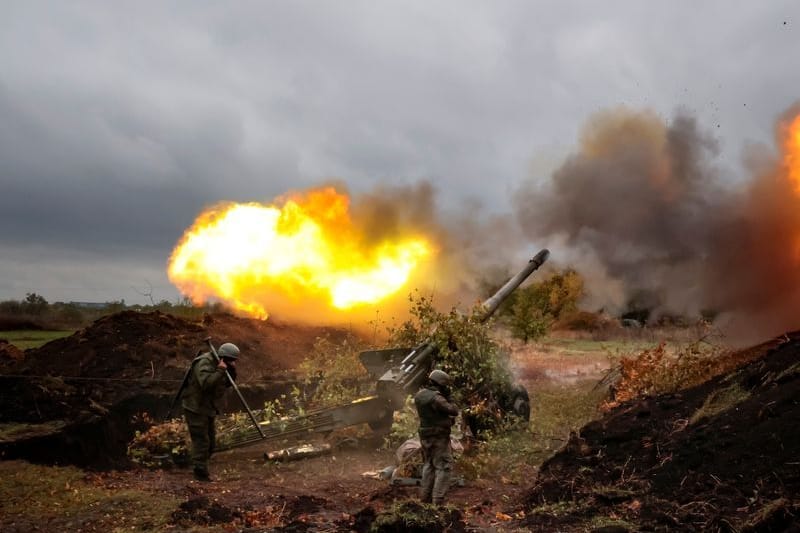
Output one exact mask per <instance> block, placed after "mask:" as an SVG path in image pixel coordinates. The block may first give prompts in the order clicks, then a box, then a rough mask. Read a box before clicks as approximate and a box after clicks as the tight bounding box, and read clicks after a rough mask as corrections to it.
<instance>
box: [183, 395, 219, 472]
mask: <svg viewBox="0 0 800 533" xmlns="http://www.w3.org/2000/svg"><path fill="white" fill-rule="evenodd" d="M183 416H184V418H186V425H187V426H189V436H190V437H191V438H192V450H191V457H192V467H194V470H195V472H203V473H205V474H208V460H209V458H211V454H213V453H214V443H215V441H216V438H217V432H216V429H215V427H214V417H213V416H207V415H201V414H197V413H193V412H191V411H186V410H184V413H183Z"/></svg>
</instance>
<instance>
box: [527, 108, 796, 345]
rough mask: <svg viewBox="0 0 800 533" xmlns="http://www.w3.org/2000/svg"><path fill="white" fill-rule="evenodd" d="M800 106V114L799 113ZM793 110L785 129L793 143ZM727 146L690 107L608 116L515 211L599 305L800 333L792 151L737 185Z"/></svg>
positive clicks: (593, 123) (530, 187) (764, 161)
mask: <svg viewBox="0 0 800 533" xmlns="http://www.w3.org/2000/svg"><path fill="white" fill-rule="evenodd" d="M795 111H796V110H795ZM794 114H796V113H792V112H790V113H787V116H786V117H784V119H783V120H781V121H780V125H779V127H778V130H779V131H778V144H779V146H781V147H782V149H783V147H784V145H785V139H786V135H787V133H786V127H785V124H786V121H787V120H788V118H789V117H792V116H794ZM716 155H717V145H716V142H715V141H714V139H713V138H712V137H711V136H710V135H708V134H705V133H703V132H702V130H701V129H700V128H699V127H698V125H697V123H696V121H695V119H694V118H693V117H691V116H690V115H688V114H686V113H683V112H680V113H678V114H677V116H676V117H675V118H674V119H672V120H671V121H669V122H667V123H665V121H664V120H663V119H662V118H661V117H659V116H658V115H656V114H655V113H652V112H649V111H643V112H635V111H631V110H629V109H626V108H619V109H614V110H611V111H606V112H602V113H600V114H598V115H596V116H595V117H593V118H592V119H591V120H590V121H589V123H588V124H587V126H586V128H585V130H584V132H583V135H582V138H581V140H580V144H579V147H578V149H577V151H576V153H574V154H573V155H571V156H570V157H568V158H567V160H566V161H565V162H564V163H563V164H562V165H561V167H560V168H558V169H557V170H556V171H555V172H554V173H553V174H552V176H551V179H550V180H549V181H547V182H546V183H541V182H530V183H528V184H527V185H526V186H524V187H523V189H522V190H521V191H520V193H519V194H518V195H517V196H516V200H515V211H516V215H517V217H518V219H519V220H520V222H521V224H522V226H523V228H524V230H525V231H526V233H527V235H528V236H529V237H530V238H532V239H536V240H537V241H539V242H541V241H542V240H544V241H546V242H549V243H550V244H551V245H554V246H556V247H558V246H559V245H560V246H561V247H564V248H566V249H568V250H571V251H572V253H573V254H574V255H575V263H576V264H575V266H576V267H577V268H578V269H579V270H580V271H582V272H583V273H584V275H585V276H586V277H587V279H588V280H589V282H590V287H589V288H590V291H591V293H592V294H591V296H592V297H593V298H594V302H593V303H595V304H596V305H598V306H606V307H607V308H611V309H610V310H613V311H620V310H622V309H623V308H624V307H625V306H626V305H630V303H631V302H632V301H635V300H637V299H638V300H640V301H639V302H638V303H639V304H642V305H646V306H652V307H655V309H656V311H657V312H659V311H660V312H668V313H680V314H688V315H693V314H697V313H698V312H699V311H700V310H701V309H713V310H716V311H719V312H722V313H728V314H729V316H731V317H732V318H733V319H734V320H735V321H736V323H737V324H748V325H749V326H752V327H753V332H754V333H757V334H768V333H774V332H777V331H783V330H785V329H788V328H792V327H798V326H800V313H798V311H800V308H798V305H799V303H800V299H798V296H799V295H800V292H799V291H800V271H799V270H798V266H800V261H799V260H800V248H799V247H798V246H799V244H798V243H800V241H799V240H798V239H799V238H800V196H798V194H797V192H796V190H795V186H794V185H793V184H792V181H791V180H790V179H789V177H788V170H787V168H786V165H785V163H784V161H785V154H783V155H781V156H779V157H775V155H774V154H773V155H770V156H767V155H766V154H761V157H760V160H761V164H760V166H759V168H757V169H755V168H754V169H751V173H752V179H751V180H750V181H748V182H747V183H746V184H745V185H744V186H741V188H740V189H738V190H737V189H734V188H732V186H730V185H727V183H728V182H730V181H731V180H727V181H726V180H725V177H724V176H721V175H719V173H718V171H717V170H716V169H715V167H714V164H713V163H714V158H715V156H716Z"/></svg>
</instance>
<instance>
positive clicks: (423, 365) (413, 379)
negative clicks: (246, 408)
mask: <svg viewBox="0 0 800 533" xmlns="http://www.w3.org/2000/svg"><path fill="white" fill-rule="evenodd" d="M549 255H550V252H549V251H548V250H546V249H545V250H541V251H540V252H539V253H538V254H536V255H535V256H534V257H533V258H531V259H530V260H529V261H528V264H527V265H526V266H525V268H523V269H522V270H521V271H520V272H519V273H518V274H517V275H516V276H514V277H512V278H511V279H510V280H508V281H507V282H506V283H505V284H504V285H503V286H502V287H501V288H500V289H499V290H498V291H497V292H496V293H495V294H494V295H493V296H492V297H490V298H489V299H487V300H486V301H485V302H483V303H482V304H481V307H480V310H479V313H480V316H479V318H478V320H479V321H480V322H485V321H487V320H489V318H491V316H492V315H493V314H494V313H495V311H497V309H498V307H500V305H501V304H502V303H503V302H504V301H505V300H506V299H507V298H508V296H509V295H510V294H511V293H512V292H514V290H515V289H516V288H517V287H519V285H520V284H521V283H522V282H523V281H525V280H526V279H527V278H528V277H529V276H530V275H531V274H532V273H533V272H534V271H535V270H537V269H538V268H539V267H540V266H542V264H544V262H545V261H546V260H547V258H548V256H549ZM438 353H439V347H438V346H437V345H436V344H435V343H434V342H432V341H431V340H428V341H426V342H423V343H422V344H420V345H418V346H416V347H414V348H391V349H388V350H369V351H365V352H361V353H360V354H359V359H360V360H361V363H362V364H363V365H364V368H366V370H367V372H368V373H369V374H370V376H372V377H373V378H375V379H376V380H377V381H376V387H375V393H374V394H372V395H370V396H366V397H363V398H358V399H356V400H353V401H352V402H349V403H346V404H342V405H337V406H334V407H327V408H323V409H317V410H313V411H309V412H307V413H305V414H304V415H301V416H296V417H290V418H285V419H281V420H277V421H271V422H260V423H258V427H256V428H254V429H253V431H252V433H249V434H245V435H243V436H241V437H239V438H237V439H236V440H234V441H231V442H227V443H224V444H220V446H219V447H218V448H217V449H218V450H219V451H222V450H227V449H232V448H239V447H242V446H247V445H251V444H257V443H259V442H265V441H273V440H278V439H284V438H286V437H291V436H298V435H307V434H309V433H318V434H325V433H329V432H331V431H334V430H337V429H342V428H346V427H348V426H354V425H357V424H364V423H366V424H368V425H369V426H370V428H372V429H373V430H375V431H388V429H389V428H390V427H391V424H392V416H393V413H394V411H397V410H399V409H401V408H402V407H403V405H404V403H405V399H406V397H407V396H408V395H410V394H414V393H415V392H416V391H417V390H419V388H420V387H421V386H422V385H424V383H425V380H426V379H427V376H428V374H429V373H430V371H431V370H432V369H433V366H434V364H435V363H436V356H437V354H438ZM519 389H521V391H520V390H519ZM517 390H518V391H519V392H520V394H522V395H524V400H525V402H527V391H525V390H524V388H522V387H521V386H517ZM519 400H520V398H515V399H512V401H511V405H509V410H512V411H516V412H518V414H521V415H523V416H524V415H525V414H526V413H523V412H519V410H520V409H524V407H521V405H520V404H521V403H525V402H520V401H519ZM528 409H529V407H528ZM256 430H257V431H256Z"/></svg>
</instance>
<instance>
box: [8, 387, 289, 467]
mask: <svg viewBox="0 0 800 533" xmlns="http://www.w3.org/2000/svg"><path fill="white" fill-rule="evenodd" d="M294 385H296V383H295V382H293V381H276V382H272V383H268V384H265V385H256V386H243V387H240V389H241V391H242V395H243V396H244V397H245V400H246V401H247V403H248V405H250V407H251V408H258V407H261V406H262V405H263V403H264V402H265V401H267V400H272V399H275V398H278V397H280V395H281V394H288V393H289V392H290V391H291V388H292V386H294ZM173 397H174V391H170V392H164V391H147V392H135V393H133V394H131V395H128V396H126V397H123V398H121V399H120V400H119V401H116V402H114V403H113V404H112V405H111V406H105V408H106V409H107V411H106V412H105V413H103V414H99V413H94V414H89V413H87V412H86V411H81V412H80V416H77V417H76V414H77V413H76V411H75V410H74V409H69V408H68V406H65V407H67V409H65V410H64V412H63V413H61V416H60V417H58V418H56V417H53V418H49V417H48V418H49V419H48V420H41V419H40V420H16V421H14V422H13V423H16V424H18V425H20V426H22V425H24V426H26V428H27V429H28V431H25V432H21V434H20V435H19V436H18V437H16V438H14V437H12V438H4V439H2V440H0V459H3V460H11V459H23V460H26V461H30V462H32V463H37V464H46V465H73V466H78V467H81V468H85V469H89V470H109V469H124V468H127V467H129V466H131V465H130V462H129V460H128V457H127V449H128V444H129V443H130V441H131V440H132V439H133V437H134V435H135V433H136V431H141V430H144V429H146V428H147V427H148V426H149V425H150V424H148V423H147V422H144V421H142V418H141V416H138V415H141V414H142V413H148V414H149V418H150V419H151V420H155V421H159V420H163V419H164V417H165V416H166V414H167V410H168V409H169V405H170V403H171V402H172V399H173ZM221 410H222V411H223V413H227V412H233V411H239V410H241V404H240V403H239V401H238V399H237V398H236V397H235V395H233V394H229V395H226V398H225V401H224V402H223V403H222V405H221ZM54 414H55V413H52V412H51V413H50V415H51V416H52V415H54ZM179 414H180V413H179V410H178V411H177V412H176V413H174V414H173V416H177V415H179ZM70 415H72V416H73V417H75V419H71V420H70V419H69V417H70ZM64 419H66V420H64ZM6 422H7V423H6V425H7V426H8V425H11V424H9V423H8V421H6ZM37 426H38V427H40V428H42V430H41V431H36V428H37Z"/></svg>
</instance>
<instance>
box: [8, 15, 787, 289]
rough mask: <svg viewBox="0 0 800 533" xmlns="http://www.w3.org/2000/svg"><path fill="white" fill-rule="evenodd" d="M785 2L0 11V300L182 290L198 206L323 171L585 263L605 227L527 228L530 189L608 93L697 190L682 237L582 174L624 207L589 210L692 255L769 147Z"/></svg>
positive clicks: (684, 210) (546, 221)
mask: <svg viewBox="0 0 800 533" xmlns="http://www.w3.org/2000/svg"><path fill="white" fill-rule="evenodd" d="M799 15H800V5H798V4H797V2H795V1H793V0H786V1H783V2H778V1H776V2H730V1H717V2H702V3H699V4H698V3H694V4H689V3H676V2H662V3H652V2H637V1H629V2H557V3H555V2H553V3H539V2H502V3H497V2H472V1H467V2H464V1H457V2H456V1H452V2H436V3H431V2H374V1H364V2H355V1H354V2H327V3H323V2H302V1H301V2H237V3H219V2H197V1H191V2H188V1H187V2H169V3H164V2H136V3H129V4H120V3H109V2H99V1H98V2H27V1H18V2H17V1H9V2H4V3H3V5H2V8H0V299H7V298H21V297H24V295H25V293H26V292H30V291H34V292H37V293H39V294H42V295H43V296H45V297H46V298H47V299H48V300H50V301H57V300H64V301H73V300H74V301H107V300H118V299H125V301H126V302H128V303H132V302H142V303H144V302H148V301H149V298H148V297H146V296H144V295H143V293H145V292H150V291H152V296H153V297H154V298H155V299H156V300H161V299H169V300H175V299H176V298H177V297H178V293H177V291H176V289H175V288H174V287H172V286H171V285H170V283H169V282H168V280H167V278H166V263H167V259H168V257H169V254H170V252H171V251H172V248H173V246H174V245H175V243H176V242H177V241H178V240H179V239H180V237H181V235H182V233H183V231H184V230H185V229H186V228H187V227H189V226H190V225H191V224H192V222H193V220H194V218H195V217H196V216H197V215H198V213H200V212H201V211H202V210H203V208H204V207H206V206H208V205H210V204H213V203H216V202H218V201H223V200H224V201H270V200H271V199H273V198H274V197H277V196H279V195H282V194H284V193H285V192H286V191H288V190H292V189H295V190H296V189H304V188H307V187H311V186H316V185H319V184H321V183H324V182H330V181H336V182H338V183H343V184H346V186H347V188H348V189H349V191H350V192H351V193H352V194H354V195H361V194H374V193H375V191H376V190H380V189H381V188H385V187H389V188H391V187H408V188H411V189H413V188H415V187H423V188H426V187H427V185H425V184H426V183H427V184H430V186H432V190H433V191H434V197H433V199H432V200H431V205H432V206H434V207H435V208H436V209H437V211H438V212H439V215H438V216H439V217H440V218H441V219H442V220H444V221H445V223H446V225H448V226H455V227H458V226H459V224H456V223H455V222H456V221H461V222H462V223H463V224H462V227H463V231H464V233H465V236H464V237H463V241H464V242H465V243H467V244H469V242H470V238H472V240H475V239H474V237H475V236H476V235H481V236H483V235H484V234H483V233H481V232H479V231H476V230H475V228H474V227H473V226H472V225H480V227H481V228H482V230H485V229H486V228H487V227H488V228H497V231H498V233H501V234H502V235H498V236H496V237H491V236H490V237H488V238H487V239H488V241H489V243H490V244H494V243H498V244H502V246H503V249H502V250H500V252H501V253H499V254H495V256H502V257H505V256H509V262H511V261H518V260H519V259H523V260H524V258H525V257H526V256H530V255H532V254H533V253H535V252H536V251H537V250H538V249H539V247H540V246H541V245H543V244H546V245H549V246H555V248H556V249H554V252H555V253H554V259H555V258H557V257H558V254H559V253H560V255H561V257H563V258H565V259H566V258H586V257H594V258H596V257H597V256H598V249H600V248H598V246H599V244H598V242H599V241H597V240H596V239H601V238H602V236H599V237H597V236H596V239H595V238H589V239H588V240H587V239H586V238H584V237H581V238H577V237H575V236H576V235H578V233H579V230H580V228H578V227H575V225H576V224H577V225H585V223H586V222H587V221H586V220H583V219H580V218H579V219H573V218H570V219H569V220H561V219H560V218H559V217H560V216H566V215H565V214H564V213H561V214H560V215H559V214H557V213H552V212H551V213H549V214H547V215H546V216H544V215H543V218H542V219H541V220H539V219H538V216H537V212H538V209H539V208H541V210H543V211H547V210H548V209H550V210H551V211H552V209H553V205H550V204H547V203H544V205H542V201H541V198H542V196H541V195H538V194H537V193H535V191H539V190H540V188H545V189H546V188H548V187H550V188H552V187H553V184H554V183H556V182H557V181H558V180H557V179H556V178H559V176H561V178H560V182H561V183H565V180H566V182H569V181H572V182H574V183H575V184H577V185H580V184H581V182H582V180H583V179H584V178H582V172H583V170H582V169H586V168H591V162H590V163H586V161H582V160H581V157H580V154H581V153H583V152H582V151H581V150H582V149H583V148H582V144H581V143H583V142H585V139H584V140H582V139H583V137H582V136H584V137H585V135H586V133H585V132H586V131H590V130H591V128H593V127H598V128H600V129H601V130H602V128H603V127H602V126H596V125H595V122H596V121H598V120H601V121H602V119H598V118H597V117H598V116H604V115H602V114H603V113H611V114H610V115H605V116H607V117H613V116H615V115H614V112H613V111H607V110H609V109H611V110H613V109H618V106H620V105H624V106H627V108H628V109H630V110H634V111H631V113H634V114H635V115H636V116H637V117H638V118H637V121H639V122H641V124H640V125H639V126H638V127H640V128H641V129H640V130H636V131H634V132H629V133H630V135H631V137H630V138H629V140H630V141H631V143H632V144H636V143H638V146H640V147H641V148H642V149H643V150H645V152H646V150H647V149H648V146H650V147H652V146H653V145H652V143H656V144H657V143H658V142H660V141H658V139H657V137H658V136H659V135H666V136H667V137H669V138H670V139H672V141H671V144H670V146H671V147H672V149H674V150H677V151H680V150H684V151H689V152H691V153H686V154H683V155H677V156H676V160H681V161H686V162H687V164H689V165H692V164H697V165H700V166H699V167H697V168H694V167H692V168H688V169H685V172H683V171H682V172H681V173H680V175H681V176H684V177H686V176H689V178H687V179H695V178H696V181H695V182H694V183H695V185H697V186H696V187H695V186H692V187H690V188H691V190H692V191H693V194H694V193H697V194H696V195H693V196H691V198H689V199H688V201H686V202H683V203H681V204H680V206H679V207H678V208H677V212H678V213H679V215H681V217H682V219H683V220H685V222H686V226H685V227H673V226H670V227H660V226H658V224H657V223H653V224H654V226H655V227H651V226H648V225H645V226H641V225H639V224H636V225H635V227H629V224H630V221H631V220H634V221H635V220H638V219H637V217H636V214H635V213H633V214H631V212H630V211H628V208H629V207H635V208H636V209H639V210H642V209H645V208H646V209H655V210H656V212H657V213H662V214H675V208H674V206H672V207H670V206H665V205H662V204H660V203H659V201H657V200H654V199H653V198H652V197H648V198H649V200H648V201H652V202H654V203H650V204H646V205H635V206H632V205H631V203H630V202H628V201H627V200H626V198H627V196H626V194H627V193H626V194H623V193H621V192H620V191H619V190H617V191H615V190H614V189H613V187H614V186H621V187H624V186H625V184H624V183H623V182H618V181H613V180H607V182H608V183H607V185H608V186H609V187H612V188H607V189H603V187H605V186H606V183H605V182H593V183H591V184H588V183H583V186H587V187H591V188H592V189H593V190H596V191H600V190H602V191H603V192H601V193H599V198H598V199H599V200H606V199H616V200H617V202H616V203H615V205H612V206H605V205H600V204H597V205H593V206H587V210H586V212H585V213H583V215H582V216H585V217H589V219H591V217H602V216H604V215H605V216H610V217H612V219H613V220H615V221H616V222H615V223H616V224H619V227H618V228H617V229H620V231H622V232H623V233H625V232H627V231H633V232H648V235H651V234H650V233H649V232H650V231H651V230H652V235H651V236H652V239H651V240H648V241H647V242H648V246H650V245H652V246H654V247H663V250H662V251H663V253H669V254H677V255H678V256H680V254H689V255H691V254H696V253H706V251H707V248H706V247H704V245H699V244H696V243H694V242H691V241H690V242H686V241H685V239H684V237H682V236H681V235H682V234H684V235H685V232H686V231H698V227H702V228H706V227H707V226H703V225H700V226H698V225H696V224H694V223H693V220H695V219H693V218H692V213H697V212H702V211H703V210H704V209H705V208H706V205H707V204H706V203H707V202H708V201H709V199H708V197H707V196H706V195H711V194H713V193H714V189H715V188H717V187H723V188H726V187H731V186H733V185H735V184H741V183H747V182H748V180H749V179H750V178H751V177H752V175H753V173H752V169H751V168H750V167H748V166H747V165H745V164H744V163H743V157H744V156H743V154H751V153H752V150H751V147H752V145H754V144H762V145H767V146H773V145H774V138H775V123H776V120H777V119H778V117H779V116H780V115H781V114H782V113H784V112H785V111H786V110H787V109H788V108H789V107H790V106H791V105H792V104H793V103H794V102H795V101H796V100H797V99H798V98H800V69H798V68H797V59H796V58H798V57H800V16H799ZM597 113H601V115H597ZM593 117H594V118H593ZM608 120H613V118H608ZM637 123H638V122H637ZM587 124H588V126H587ZM593 125H594V126H593ZM659 125H660V126H661V127H660V128H659ZM637 131H638V133H637ZM582 132H583V133H582ZM648 132H649V133H648ZM640 135H644V136H645V137H646V138H645V139H642V138H641V137H640ZM647 135H651V136H655V137H653V138H647ZM647 139H649V140H650V141H652V143H651V144H648V140H647ZM687 139H688V140H689V144H682V141H685V140H687ZM617 142H619V143H622V142H623V140H618V141H617ZM615 149H618V150H619V151H621V152H625V151H626V150H627V149H628V148H623V147H617V148H615ZM576 154H578V155H576ZM637 154H638V155H637V156H636V157H641V158H645V159H646V158H647V157H648V154H647V153H642V152H637ZM653 157H655V158H656V159H657V156H653ZM587 164H588V165H589V166H588V167H587V166H586V165H587ZM614 164H616V163H609V165H612V168H608V169H607V170H608V172H611V173H614V172H615V170H614V168H613V165H614ZM642 164H646V162H643V163H642ZM582 165H584V166H582ZM564 176H566V177H564ZM692 176H694V177H695V178H692ZM709 176H713V179H712V178H709ZM421 184H422V185H421ZM615 184H616V185H615ZM667 185H669V184H666V185H665V186H667ZM634 189H635V186H634ZM542 190H543V189H542ZM626 190H627V189H626ZM634 192H635V191H634ZM639 192H641V191H639ZM542 194H544V193H542ZM725 194H728V193H725ZM531 195H533V196H531ZM568 197H569V195H566V197H565V196H563V195H562V198H561V200H563V201H565V202H567V204H566V205H569V204H568V202H569V201H570V199H569V198H568ZM574 198H577V197H574ZM574 198H573V199H574ZM726 205H727V204H726ZM526 206H537V210H533V211H531V209H529V208H527V207H526ZM603 207H611V208H612V212H611V213H609V212H608V211H607V210H605V209H602V208H603ZM570 208H571V209H575V208H576V206H571V207H570ZM581 210H582V207H581ZM659 210H661V211H659ZM683 215H686V216H683ZM652 220H654V219H651V221H652ZM482 221H487V223H486V224H482ZM589 222H590V223H591V220H589ZM573 227H574V229H575V235H574V236H573V237H575V238H572V239H570V238H569V237H570V232H569V229H570V228H573ZM518 233H519V234H523V235H525V238H526V240H524V241H522V242H519V243H515V244H513V245H512V243H510V242H509V240H510V239H504V238H503V237H505V236H509V235H511V236H514V235H516V234H518ZM556 234H558V235H559V236H560V237H559V238H560V239H561V240H560V241H557V242H556V240H554V236H555V235H556ZM584 235H585V232H584ZM487 239H484V241H486V240H487ZM593 239H594V240H593ZM704 239H705V240H704V242H705V243H708V242H709V240H708V239H707V238H704ZM712 240H713V239H712ZM482 244H483V245H486V244H487V242H483V243H482ZM475 246H476V247H477V246H478V245H477V244H475ZM645 248H646V247H645ZM639 252H641V250H639ZM621 253H622V252H620V251H619V250H616V251H614V252H613V254H612V255H611V256H609V257H606V258H605V259H603V260H598V261H600V262H601V263H602V264H601V265H599V266H598V268H597V269H596V270H597V271H602V272H604V274H603V275H608V276H609V277H610V278H613V279H612V281H613V283H609V284H605V285H602V287H605V288H607V289H608V292H607V294H605V293H602V290H600V289H598V293H597V294H595V296H597V297H599V298H600V299H601V300H602V299H603V298H607V299H608V300H609V301H616V300H615V299H618V298H619V295H618V294H615V291H616V289H614V283H624V282H626V280H627V279H628V278H626V276H625V275H621V274H619V272H615V269H622V268H623V267H624V266H625V262H626V261H628V260H629V259H630V256H625V259H620V261H621V262H620V261H616V260H614V257H617V258H621V257H622V256H621V255H619V254H621ZM514 254H516V255H515V256H514V257H510V256H512V255H514ZM614 254H616V255H614ZM653 254H654V253H652V250H651V251H647V252H646V253H645V255H644V257H645V258H650V259H652V258H653V257H654V256H655V255H657V254H655V255H653ZM715 257H717V256H715ZM681 264H684V263H681ZM512 268H513V267H512ZM620 280H621V281H620ZM601 293H602V294H605V296H603V295H602V294H601ZM598 295H599V296H598ZM708 298H709V299H711V300H714V299H715V298H717V296H713V297H712V296H709V297H708Z"/></svg>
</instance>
